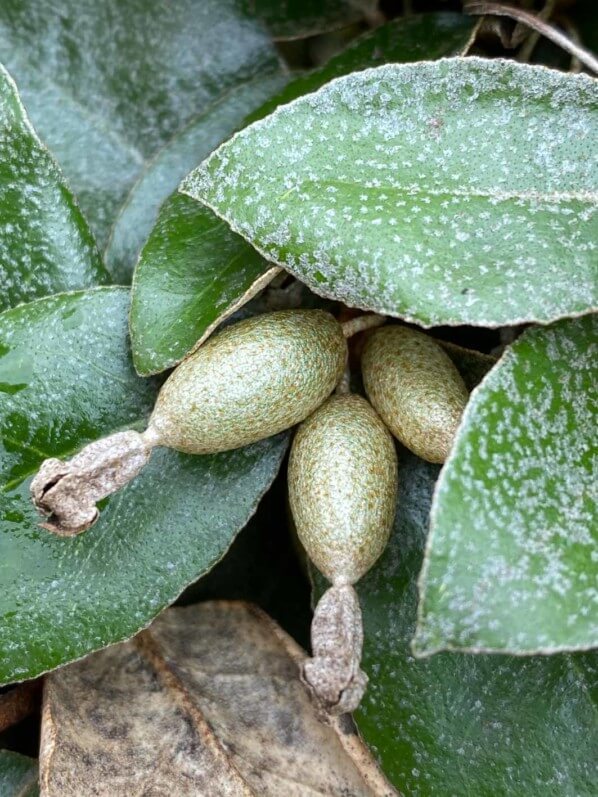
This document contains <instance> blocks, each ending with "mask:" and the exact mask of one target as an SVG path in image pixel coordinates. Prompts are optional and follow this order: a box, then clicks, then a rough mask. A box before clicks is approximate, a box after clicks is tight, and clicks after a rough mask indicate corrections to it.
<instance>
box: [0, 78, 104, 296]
mask: <svg viewBox="0 0 598 797" xmlns="http://www.w3.org/2000/svg"><path fill="white" fill-rule="evenodd" d="M107 277H108V275H107V273H106V271H105V270H104V267H103V266H102V263H101V260H100V256H99V254H98V252H97V250H96V247H95V243H94V241H93V237H92V235H91V233H90V231H89V228H88V227H87V224H86V222H85V219H84V218H83V217H82V215H81V212H80V210H79V208H78V207H77V204H76V202H75V200H74V198H73V196H72V194H71V193H70V191H69V189H68V187H67V185H66V183H65V181H64V178H63V177H62V174H61V173H60V170H59V169H58V167H57V166H56V164H55V163H54V161H53V159H52V157H51V156H50V153H49V152H48V151H47V149H46V148H45V147H44V146H43V144H42V143H41V142H40V141H39V139H38V138H37V136H36V135H35V132H34V131H33V128H32V127H31V124H30V122H29V119H28V118H27V116H26V114H25V111H24V108H23V106H22V105H21V101H20V99H19V95H18V93H17V90H16V87H15V85H14V83H13V81H12V80H11V78H10V77H9V76H8V74H7V73H6V72H5V71H4V69H3V68H2V67H1V66H0V310H4V309H5V308H7V307H12V306H14V305H16V304H19V303H21V302H26V301H29V300H30V299H34V298H36V297H38V296H44V295H46V294H48V293H55V292H57V291H63V290H68V289H70V288H84V287H87V286H90V285H94V284H97V283H101V282H105V281H106V280H107Z"/></svg>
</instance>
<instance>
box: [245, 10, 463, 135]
mask: <svg viewBox="0 0 598 797" xmlns="http://www.w3.org/2000/svg"><path fill="white" fill-rule="evenodd" d="M476 24H477V23H476V21H475V19H474V18H472V17H466V16H464V15H463V14H453V13H448V12H443V13H437V14H413V15H412V16H410V17H399V18H398V19H394V20H392V21H391V22H388V23H387V24H386V25H381V26H380V27H379V28H375V29H374V30H371V31H369V32H368V33H365V34H364V35H363V36H360V37H359V38H358V39H355V40H354V41H353V42H352V43H351V44H350V45H349V46H348V47H347V48H346V49H345V50H343V51H342V52H340V53H339V54H338V55H335V56H334V57H333V58H331V59H330V60H329V61H328V62H327V63H326V64H324V66H321V67H319V68H318V69H314V70H313V71H311V72H308V73H306V74H305V75H301V76H300V77H297V78H295V79H294V80H292V81H290V82H289V83H287V85H286V86H285V87H284V88H283V89H281V91H279V92H278V93H277V94H275V95H274V96H273V97H271V98H270V99H269V100H266V101H265V102H264V103H263V104H262V105H261V106H260V107H259V108H258V109H257V110H255V111H253V112H252V113H250V114H249V115H248V116H247V118H246V119H245V123H244V126H246V125H248V124H251V123H252V122H256V121H257V120H258V119H263V118H264V117H266V116H268V115H269V114H271V113H272V112H273V111H275V110H276V108H278V107H279V106H280V105H285V104H286V103H288V102H291V101H292V100H295V99H297V98H298V97H302V96H303V95H304V94H309V93H310V92H313V91H317V89H319V88H322V86H324V85H326V83H329V82H330V81H331V80H334V78H337V77H342V76H343V75H349V74H350V73H351V72H357V71H359V70H363V69H366V68H367V67H373V66H379V65H381V64H385V63H399V64H406V63H410V62H412V61H433V60H435V59H436V58H442V57H443V56H447V55H459V54H461V53H463V52H465V50H466V49H467V47H468V46H469V44H470V41H471V38H472V36H473V32H474V29H475V27H476Z"/></svg>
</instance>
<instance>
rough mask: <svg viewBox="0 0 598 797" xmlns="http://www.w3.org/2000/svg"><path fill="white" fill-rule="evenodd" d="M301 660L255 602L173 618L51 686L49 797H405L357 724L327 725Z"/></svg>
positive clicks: (170, 614) (45, 756) (45, 764)
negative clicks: (387, 777) (308, 686)
mask: <svg viewBox="0 0 598 797" xmlns="http://www.w3.org/2000/svg"><path fill="white" fill-rule="evenodd" d="M304 659H305V654H304V653H303V651H301V650H300V649H299V648H298V647H297V646H296V645H295V643H294V642H293V641H292V640H291V639H290V638H289V637H287V636H286V634H284V632H282V631H281V630H280V629H279V628H278V627H277V626H276V625H275V624H274V623H273V622H272V621H271V620H270V618H268V617H267V616H266V615H265V614H263V613H262V612H261V611H260V610H258V609H256V608H255V607H252V606H250V605H247V604H243V603H237V602H212V603H204V604H199V605H196V606H189V607H185V608H176V609H169V610H168V611H167V612H165V613H164V614H163V615H162V616H161V617H160V618H159V619H158V620H157V621H156V622H155V623H154V625H153V626H152V627H151V628H150V629H149V630H148V631H145V632H143V633H142V634H140V635H139V636H137V637H136V638H135V639H134V640H132V641H130V642H127V643H124V644H122V645H117V646H115V647H112V648H108V649H106V650H103V651H100V652H99V653H96V654H94V655H92V656H90V657H89V658H87V659H85V660H84V661H81V662H77V663H76V664H73V665H71V666H69V667H66V668H64V669H62V670H58V671H57V672H54V673H52V674H51V675H49V676H48V678H47V686H46V693H45V699H44V716H43V726H42V748H41V756H40V771H41V794H42V797H58V796H59V797H70V796H71V795H73V797H74V796H75V795H76V797H80V795H82V794H85V795H86V797H92V796H94V795H106V797H107V796H108V795H110V797H119V795H123V797H124V795H127V797H136V795H144V796H145V797H149V795H151V797H159V796H160V795H168V797H174V795H176V797H185V795H194V796H195V797H197V795H206V797H216V796H218V797H219V796H220V795H223V796H224V797H228V796H229V795H230V796H231V797H237V795H259V797H269V796H270V795H271V796H272V797H280V795H285V797H304V796H305V797H315V795H331V797H332V796H336V795H339V797H340V795H343V797H351V796H353V795H354V796H355V797H358V796H359V797H362V796H363V797H366V796H367V797H369V796H370V795H392V794H395V792H394V791H393V789H392V787H390V786H389V785H388V783H387V782H386V780H385V779H384V777H383V776H382V775H381V773H380V771H379V770H378V769H377V767H376V765H375V764H374V762H373V760H372V759H371V757H370V756H369V753H368V752H367V751H366V749H365V747H364V746H363V745H362V744H361V742H360V741H359V739H358V737H357V736H356V732H355V729H354V727H353V725H352V722H351V720H350V718H349V717H348V716H346V717H341V718H339V719H327V720H325V719H323V718H322V717H319V716H318V714H317V710H316V709H315V708H314V706H313V705H312V703H311V702H310V700H309V697H308V694H307V692H306V690H305V688H304V687H303V686H302V684H301V683H300V680H299V671H300V666H301V664H302V663H303V661H304Z"/></svg>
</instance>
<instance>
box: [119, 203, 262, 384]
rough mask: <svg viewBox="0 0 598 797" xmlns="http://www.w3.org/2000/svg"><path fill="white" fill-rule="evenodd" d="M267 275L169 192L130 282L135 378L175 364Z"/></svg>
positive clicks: (204, 211) (215, 225) (194, 206)
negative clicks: (131, 288)
mask: <svg viewBox="0 0 598 797" xmlns="http://www.w3.org/2000/svg"><path fill="white" fill-rule="evenodd" d="M273 268H274V271H273ZM275 270H276V269H275V267H273V266H272V265H271V264H268V263H266V262H265V261H264V259H263V258H262V256H261V255H259V254H258V253H257V252H256V251H255V249H252V247H251V246H249V245H248V244H247V243H246V242H245V241H244V240H243V239H242V238H240V237H239V236H238V235H235V233H234V232H232V231H231V230H230V228H229V227H228V226H227V225H226V224H224V222H223V221H221V220H220V219H218V218H217V217H216V216H214V214H213V213H212V211H211V210H208V208H205V207H203V205H199V204H198V203H197V202H195V200H193V199H191V198H190V197H187V196H183V195H182V194H178V193H174V194H173V195H172V196H171V197H170V198H169V199H168V200H167V201H166V202H165V203H164V205H163V206H162V209H161V211H160V216H159V219H158V222H157V224H156V226H155V227H154V229H153V230H152V233H151V235H150V237H149V240H148V242H147V243H146V245H145V246H144V248H143V251H142V253H141V257H140V259H139V263H138V265H137V268H136V269H135V274H134V277H133V293H132V301H131V339H132V346H133V362H134V363H135V368H136V369H137V372H138V373H139V374H141V375H143V376H148V375H149V374H155V373H158V372H159V371H163V370H164V369H165V368H169V367H171V366H173V365H176V363H177V362H179V361H180V360H182V359H183V357H184V356H185V355H186V354H188V353H189V352H191V351H194V350H195V349H196V348H197V347H198V346H199V345H200V344H201V343H202V342H203V341H204V340H205V339H206V338H207V337H208V335H209V334H210V333H211V332H212V331H213V329H214V328H215V327H216V326H217V325H218V324H219V323H220V321H222V320H223V318H225V317H226V316H228V315H230V314H231V313H232V312H234V310H235V309H236V308H237V307H238V306H240V305H241V304H243V303H244V300H245V298H246V297H248V296H250V295H252V293H253V292H255V291H256V290H258V289H259V287H260V286H261V285H262V284H265V283H267V282H268V281H269V280H270V278H271V275H272V274H273V273H275Z"/></svg>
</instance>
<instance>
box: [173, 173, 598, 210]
mask: <svg viewBox="0 0 598 797" xmlns="http://www.w3.org/2000/svg"><path fill="white" fill-rule="evenodd" d="M322 185H332V186H334V185H338V186H347V187H349V188H354V189H355V190H358V191H372V192H384V193H386V192H392V193H395V194H403V195H406V196H421V195H423V196H433V197H448V198H451V197H454V196H458V197H465V198H467V199H470V198H471V199H496V200H499V201H503V200H509V199H524V200H542V201H545V202H561V201H564V202H573V201H579V202H589V203H591V204H596V203H598V191H596V192H593V191H560V192H552V193H545V194H543V193H541V192H539V191H523V190H519V191H517V190H516V191H490V190H484V189H475V190H471V189H463V188H454V189H453V188H423V187H421V186H417V185H416V186H384V185H382V186H375V187H368V186H365V185H364V184H363V183H360V182H358V181H355V182H353V181H350V180H340V179H338V178H332V179H329V180H328V179H325V178H324V179H322V180H305V181H304V182H302V183H301V185H300V186H294V187H293V189H291V191H287V192H285V193H286V194H289V195H290V194H291V193H292V192H296V191H298V190H301V189H302V188H303V187H305V186H313V187H314V188H316V187H317V188H320V187H321V186H322ZM181 193H188V192H186V191H184V190H182V191H181ZM188 195H189V196H191V197H192V198H194V199H197V197H194V196H193V195H192V194H188ZM200 201H201V200H200Z"/></svg>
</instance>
